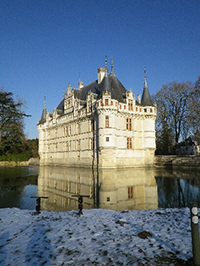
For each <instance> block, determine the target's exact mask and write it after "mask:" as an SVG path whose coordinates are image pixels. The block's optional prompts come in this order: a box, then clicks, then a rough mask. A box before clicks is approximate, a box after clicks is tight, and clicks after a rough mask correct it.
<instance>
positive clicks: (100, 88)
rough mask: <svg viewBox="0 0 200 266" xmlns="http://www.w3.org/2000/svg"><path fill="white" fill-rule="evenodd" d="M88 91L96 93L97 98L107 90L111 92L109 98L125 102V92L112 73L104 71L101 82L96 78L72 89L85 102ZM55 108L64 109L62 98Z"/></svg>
mask: <svg viewBox="0 0 200 266" xmlns="http://www.w3.org/2000/svg"><path fill="white" fill-rule="evenodd" d="M89 91H91V92H93V93H95V94H97V99H100V98H101V97H102V94H103V92H105V91H108V92H110V93H111V98H112V99H116V100H117V101H119V102H125V97H126V92H127V91H126V89H125V87H124V86H123V85H122V83H121V82H120V81H119V80H118V79H117V77H116V76H115V74H114V73H110V74H107V73H106V74H105V77H104V78H103V80H102V82H101V83H99V84H98V80H95V81H93V82H92V83H90V84H88V85H86V86H84V87H83V88H81V89H79V90H76V89H74V96H75V97H76V98H78V99H80V100H82V101H83V102H86V98H87V94H88V92H89ZM57 109H58V110H64V99H63V100H62V101H61V102H60V103H59V105H58V107H57Z"/></svg>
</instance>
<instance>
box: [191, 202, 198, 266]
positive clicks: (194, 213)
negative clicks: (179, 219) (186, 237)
mask: <svg viewBox="0 0 200 266" xmlns="http://www.w3.org/2000/svg"><path fill="white" fill-rule="evenodd" d="M190 214H191V229H192V231H191V233H192V252H193V262H194V265H196V266H199V265H200V243H199V218H198V206H197V204H196V203H191V207H190Z"/></svg>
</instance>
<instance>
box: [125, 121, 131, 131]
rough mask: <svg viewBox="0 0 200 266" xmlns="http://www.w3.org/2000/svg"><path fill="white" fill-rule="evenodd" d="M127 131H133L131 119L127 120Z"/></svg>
mask: <svg viewBox="0 0 200 266" xmlns="http://www.w3.org/2000/svg"><path fill="white" fill-rule="evenodd" d="M126 129H127V130H129V131H131V130H132V119H131V118H127V119H126Z"/></svg>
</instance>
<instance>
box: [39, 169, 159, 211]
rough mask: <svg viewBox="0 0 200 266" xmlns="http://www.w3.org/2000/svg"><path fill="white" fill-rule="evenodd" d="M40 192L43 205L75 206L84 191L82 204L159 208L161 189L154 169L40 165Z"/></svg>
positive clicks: (60, 208)
mask: <svg viewBox="0 0 200 266" xmlns="http://www.w3.org/2000/svg"><path fill="white" fill-rule="evenodd" d="M38 195H39V196H48V199H44V200H42V209H45V210H48V211H64V210H72V209H73V210H74V209H77V208H78V199H77V198H76V197H73V195H85V196H89V197H84V198H83V208H86V209H90V208H95V207H97V208H98V207H100V208H105V209H113V210H128V209H130V210H141V209H157V208H158V192H157V184H156V179H155V174H154V170H153V169H142V168H138V169H136V168H131V169H123V170H119V169H118V170H111V169H108V170H107V169H106V170H105V169H104V170H99V171H98V172H97V170H92V169H85V168H64V167H55V166H52V167H51V166H45V167H42V166H41V167H40V172H39V177H38Z"/></svg>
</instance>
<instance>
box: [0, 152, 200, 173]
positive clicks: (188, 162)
mask: <svg viewBox="0 0 200 266" xmlns="http://www.w3.org/2000/svg"><path fill="white" fill-rule="evenodd" d="M28 165H40V160H39V159H38V158H30V159H29V160H28V161H23V162H14V161H0V167H1V166H3V167H15V166H28ZM153 167H155V168H166V167H167V168H174V169H176V170H177V169H181V168H182V169H192V170H195V169H197V170H199V169H200V156H177V155H158V156H155V158H154V165H153Z"/></svg>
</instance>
